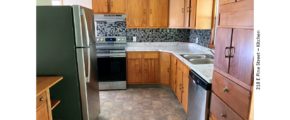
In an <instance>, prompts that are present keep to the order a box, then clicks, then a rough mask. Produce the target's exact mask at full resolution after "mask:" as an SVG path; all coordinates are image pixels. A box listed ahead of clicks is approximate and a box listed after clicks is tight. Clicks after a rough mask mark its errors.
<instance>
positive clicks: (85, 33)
mask: <svg viewBox="0 0 290 120" xmlns="http://www.w3.org/2000/svg"><path fill="white" fill-rule="evenodd" d="M73 14H74V27H75V38H76V39H75V40H76V47H89V45H90V44H91V45H92V44H95V28H94V14H93V11H92V10H90V9H88V8H85V7H81V6H78V5H74V6H73Z"/></svg>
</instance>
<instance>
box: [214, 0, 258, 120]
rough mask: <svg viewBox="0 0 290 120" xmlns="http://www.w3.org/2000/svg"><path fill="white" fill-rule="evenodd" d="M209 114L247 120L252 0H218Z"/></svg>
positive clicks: (251, 74)
mask: <svg viewBox="0 0 290 120" xmlns="http://www.w3.org/2000/svg"><path fill="white" fill-rule="evenodd" d="M218 19H219V23H218V27H217V31H216V39H215V61H214V73H213V81H212V91H213V92H212V96H215V97H212V98H213V99H212V100H211V109H210V116H211V118H212V119H215V118H216V119H237V120H239V119H244V120H247V119H249V115H250V114H249V113H250V106H251V105H253V103H251V99H252V98H251V97H252V96H251V95H252V85H253V79H254V78H253V68H254V67H253V62H254V61H253V60H254V31H253V0H239V1H234V0H221V1H220V4H219V16H218Z"/></svg>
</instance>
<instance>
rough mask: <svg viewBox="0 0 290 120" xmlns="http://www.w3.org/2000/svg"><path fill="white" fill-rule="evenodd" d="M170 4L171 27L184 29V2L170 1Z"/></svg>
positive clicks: (179, 0)
mask: <svg viewBox="0 0 290 120" xmlns="http://www.w3.org/2000/svg"><path fill="white" fill-rule="evenodd" d="M169 2H170V3H169V27H171V28H176V27H184V13H185V8H184V5H185V2H184V0H170V1H169Z"/></svg>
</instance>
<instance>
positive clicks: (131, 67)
mask: <svg viewBox="0 0 290 120" xmlns="http://www.w3.org/2000/svg"><path fill="white" fill-rule="evenodd" d="M159 71H160V69H159V53H158V52H127V81H128V84H157V83H160V81H159Z"/></svg>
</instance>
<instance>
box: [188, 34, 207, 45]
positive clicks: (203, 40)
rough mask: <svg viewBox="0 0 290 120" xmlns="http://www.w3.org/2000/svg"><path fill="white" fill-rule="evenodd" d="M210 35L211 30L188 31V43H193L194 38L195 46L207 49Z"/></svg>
mask: <svg viewBox="0 0 290 120" xmlns="http://www.w3.org/2000/svg"><path fill="white" fill-rule="evenodd" d="M210 34H211V30H190V36H189V42H192V43H195V41H196V38H198V43H197V44H199V45H202V46H204V47H208V44H209V42H210Z"/></svg>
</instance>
